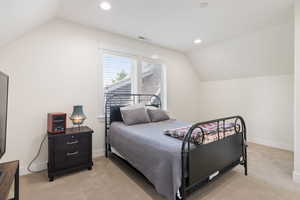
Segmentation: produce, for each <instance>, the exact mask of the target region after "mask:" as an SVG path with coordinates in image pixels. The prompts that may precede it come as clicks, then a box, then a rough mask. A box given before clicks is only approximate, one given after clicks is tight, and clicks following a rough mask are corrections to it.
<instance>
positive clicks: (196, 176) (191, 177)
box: [105, 93, 248, 200]
mask: <svg viewBox="0 0 300 200" xmlns="http://www.w3.org/2000/svg"><path fill="white" fill-rule="evenodd" d="M135 103H145V105H146V106H156V107H159V108H160V107H161V100H160V97H158V96H156V95H152V94H120V93H119V94H114V93H110V94H106V103H105V156H106V157H108V156H109V154H110V153H112V151H111V145H110V144H109V141H108V130H109V128H110V124H111V123H112V122H113V120H112V117H113V116H112V114H113V113H111V108H112V107H113V106H119V107H122V106H126V105H130V104H135ZM228 121H230V122H233V123H234V131H235V134H234V135H231V136H228V137H225V130H226V128H225V124H226V122H228ZM209 123H217V133H218V140H217V141H214V142H212V143H208V144H200V145H195V144H194V143H192V140H191V136H192V133H193V131H194V130H195V129H200V131H201V133H202V137H203V139H204V135H205V131H204V130H203V129H202V128H201V126H202V125H205V124H209ZM221 134H224V135H223V136H224V137H222V138H221V137H220V136H221ZM181 165H182V168H181V169H182V170H181V171H182V174H181V177H182V180H181V187H180V190H179V191H180V196H181V198H180V199H182V200H185V199H186V196H187V193H189V192H190V191H192V190H193V189H194V188H196V187H197V186H200V185H203V184H206V183H207V182H209V181H210V180H211V179H212V177H213V176H214V175H213V174H215V175H216V174H223V173H225V172H226V171H228V170H229V169H231V168H233V167H235V166H237V165H243V166H244V173H245V175H246V176H247V174H248V167H247V166H248V162H247V136H246V125H245V121H244V119H243V118H242V117H241V116H233V117H227V118H221V119H216V120H211V121H206V122H200V123H196V124H194V125H193V126H192V127H191V128H190V130H189V131H188V133H187V134H186V136H185V137H184V139H183V141H182V147H181Z"/></svg>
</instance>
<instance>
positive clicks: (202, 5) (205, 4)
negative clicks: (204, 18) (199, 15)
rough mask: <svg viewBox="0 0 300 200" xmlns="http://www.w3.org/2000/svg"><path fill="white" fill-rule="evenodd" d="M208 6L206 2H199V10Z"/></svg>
mask: <svg viewBox="0 0 300 200" xmlns="http://www.w3.org/2000/svg"><path fill="white" fill-rule="evenodd" d="M207 6H208V2H207V1H201V2H200V8H206V7H207Z"/></svg>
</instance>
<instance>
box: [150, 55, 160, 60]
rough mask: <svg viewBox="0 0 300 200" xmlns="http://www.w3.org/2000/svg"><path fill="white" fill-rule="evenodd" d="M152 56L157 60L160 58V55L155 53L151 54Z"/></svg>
mask: <svg viewBox="0 0 300 200" xmlns="http://www.w3.org/2000/svg"><path fill="white" fill-rule="evenodd" d="M151 58H152V59H155V60H157V59H159V55H157V54H153V55H152V56H151Z"/></svg>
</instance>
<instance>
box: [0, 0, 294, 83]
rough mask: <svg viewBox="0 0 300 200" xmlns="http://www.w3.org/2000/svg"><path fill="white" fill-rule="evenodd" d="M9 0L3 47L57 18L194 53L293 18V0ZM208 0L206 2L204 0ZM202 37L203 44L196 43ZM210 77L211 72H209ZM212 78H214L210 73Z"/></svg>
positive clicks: (1, 15)
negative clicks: (106, 5)
mask: <svg viewBox="0 0 300 200" xmlns="http://www.w3.org/2000/svg"><path fill="white" fill-rule="evenodd" d="M101 1H102V0H26V1H20V0H6V1H1V2H0V27H1V29H0V46H1V45H3V44H5V43H7V42H9V41H11V40H14V39H16V38H18V37H19V36H20V35H22V34H24V33H25V32H27V31H30V30H32V29H33V28H34V27H36V26H38V25H40V24H43V23H45V22H47V21H48V20H50V19H52V18H54V17H60V18H63V19H66V20H70V21H73V22H75V23H79V24H83V25H87V26H91V27H94V28H98V29H102V30H106V31H110V32H113V33H118V34H121V35H125V36H128V37H132V38H137V37H138V36H144V37H146V38H148V39H149V41H148V42H150V43H153V44H157V45H160V46H164V47H167V48H171V49H175V50H177V51H181V52H184V53H187V54H189V55H190V56H189V57H190V58H191V61H192V63H193V65H194V66H196V67H198V66H199V65H200V64H203V63H201V62H200V61H199V58H200V56H198V53H197V52H200V50H201V48H203V47H207V46H211V45H213V44H216V43H220V42H222V41H224V40H228V39H231V38H234V37H236V36H240V35H243V34H247V33H249V32H253V31H255V30H257V29H260V28H262V27H265V26H267V25H271V24H274V25H276V24H280V23H282V22H284V21H286V20H287V19H289V18H291V16H292V14H293V12H292V7H293V0H184V1H183V0H107V1H109V2H110V3H111V5H112V9H111V10H110V11H103V10H101V9H100V8H99V3H100V2H101ZM203 2H204V3H208V6H204V7H203V4H201V3H203ZM196 38H200V39H201V40H203V43H202V44H200V45H195V44H193V40H194V39H196ZM208 76H209V75H208ZM208 79H209V78H208Z"/></svg>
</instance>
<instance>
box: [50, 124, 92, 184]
mask: <svg viewBox="0 0 300 200" xmlns="http://www.w3.org/2000/svg"><path fill="white" fill-rule="evenodd" d="M93 132H94V131H93V130H92V129H91V128H89V127H87V126H83V127H80V128H78V127H76V128H67V129H66V133H63V134H50V133H48V177H49V181H53V180H54V177H55V176H61V175H64V174H66V173H70V172H74V171H78V170H82V169H89V170H91V169H92V166H93V161H92V134H93Z"/></svg>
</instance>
